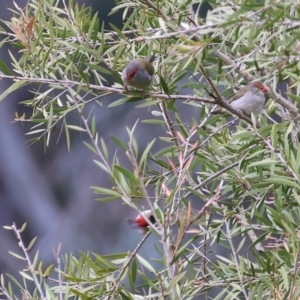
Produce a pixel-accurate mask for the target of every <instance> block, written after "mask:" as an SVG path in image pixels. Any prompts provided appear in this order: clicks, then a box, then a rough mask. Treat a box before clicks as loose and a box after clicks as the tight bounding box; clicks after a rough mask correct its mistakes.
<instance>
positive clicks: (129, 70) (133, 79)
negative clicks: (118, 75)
mask: <svg viewBox="0 0 300 300" xmlns="http://www.w3.org/2000/svg"><path fill="white" fill-rule="evenodd" d="M154 59H155V56H154V55H152V56H151V57H150V58H149V59H144V58H135V59H133V60H131V61H130V62H129V63H128V65H127V66H126V67H125V69H124V70H123V72H122V80H123V82H124V87H125V89H126V90H128V88H127V86H128V85H129V86H133V87H135V88H137V89H140V90H144V89H145V88H146V87H147V86H149V85H150V84H151V82H152V77H153V74H154V71H155V70H154V67H153V65H152V62H153V61H154Z"/></svg>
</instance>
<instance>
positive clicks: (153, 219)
mask: <svg viewBox="0 0 300 300" xmlns="http://www.w3.org/2000/svg"><path fill="white" fill-rule="evenodd" d="M149 221H150V222H151V223H152V224H155V218H154V217H153V216H151V217H150V218H149Z"/></svg>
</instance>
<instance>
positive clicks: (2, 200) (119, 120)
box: [0, 0, 201, 276]
mask: <svg viewBox="0 0 300 300" xmlns="http://www.w3.org/2000/svg"><path fill="white" fill-rule="evenodd" d="M26 2H27V1H25V0H16V3H17V4H18V5H19V6H20V7H24V6H25V4H26ZM78 2H79V3H80V4H82V3H83V2H84V3H85V5H86V6H93V9H94V11H98V12H99V14H100V15H99V17H100V21H101V22H102V21H104V20H105V21H107V14H108V13H109V12H110V9H111V8H112V7H113V6H114V1H113V0H107V1H104V0H101V1H79V0H78ZM93 2H95V3H93ZM100 2H101V4H99V3H100ZM96 3H97V4H96ZM9 5H11V6H12V3H10V1H7V3H5V5H4V6H6V7H7V8H8V7H9ZM11 17H12V13H11V12H10V11H9V10H8V9H1V10H0V18H1V19H5V20H8V19H9V18H11ZM109 22H112V23H114V24H115V25H117V26H121V24H122V19H121V14H114V15H113V16H111V17H110V20H109ZM106 23H107V22H106ZM0 51H1V52H0V56H1V59H3V60H4V61H5V62H6V63H7V65H10V63H9V61H10V59H9V56H8V49H7V48H5V47H3V48H1V49H0ZM9 85H10V82H9V81H8V80H3V79H2V80H1V81H0V92H1V91H4V90H5V89H7V87H8V86H9ZM31 97H32V96H31V95H30V93H29V91H28V90H25V89H23V90H19V91H17V92H16V93H14V94H11V95H10V96H8V97H7V98H6V99H5V100H3V101H2V102H0V141H1V142H0V225H1V227H0V240H1V243H0V253H1V257H0V273H5V272H7V273H10V274H12V275H14V276H15V275H17V274H18V271H19V270H20V269H22V268H23V267H25V264H24V265H22V264H20V262H21V261H20V260H17V259H16V258H14V257H12V256H10V255H9V254H8V251H13V252H17V253H20V248H19V247H18V246H17V240H16V237H15V236H14V234H13V232H12V231H7V230H4V229H3V228H2V226H4V225H11V224H12V223H13V222H16V224H17V226H19V227H20V226H21V225H22V224H23V223H24V222H27V228H26V230H25V232H24V233H23V237H24V240H25V242H26V243H29V241H30V240H31V239H32V238H33V237H35V236H37V237H38V239H37V242H36V244H35V247H34V248H33V249H32V251H31V253H35V251H36V250H37V249H39V250H40V259H41V260H42V261H43V262H44V266H47V265H49V264H52V263H54V264H56V262H55V259H54V255H53V249H56V248H57V247H58V244H59V243H61V244H62V250H61V253H71V252H72V253H73V254H74V255H77V256H79V255H78V252H79V251H80V250H81V251H88V250H89V251H92V252H96V253H99V254H108V253H117V252H127V251H131V250H133V249H134V248H135V247H136V245H137V243H138V242H139V241H140V239H141V236H140V235H139V233H137V232H133V231H132V230H131V228H130V227H129V226H127V223H126V220H125V219H126V218H128V217H133V216H134V215H135V212H134V211H133V210H132V209H131V208H129V207H127V206H126V205H123V204H122V201H121V200H120V201H115V202H110V203H100V202H97V201H95V199H96V198H97V195H95V194H93V192H92V190H91V189H90V187H91V186H103V187H107V188H111V182H110V179H109V177H108V176H107V174H105V173H103V172H102V171H101V169H100V168H99V167H97V166H96V165H95V164H94V163H93V159H95V158H96V157H95V155H94V154H93V153H92V152H90V151H89V150H88V149H87V148H86V147H85V146H84V144H83V143H82V142H83V141H84V140H86V141H88V137H87V136H85V135H84V134H80V133H77V132H73V133H72V135H71V150H70V152H68V151H67V146H66V142H65V139H64V138H63V137H62V138H61V139H59V140H58V142H57V137H58V134H59V129H58V130H56V132H54V134H53V135H52V139H51V142H50V147H49V148H48V149H46V150H45V149H44V143H43V141H41V142H39V143H36V144H34V145H33V146H30V147H29V146H28V145H27V144H26V142H27V141H28V140H29V139H30V138H31V136H26V135H25V134H26V132H28V131H29V128H30V124H28V123H21V122H12V121H13V119H14V116H15V112H18V114H19V115H22V114H23V113H24V112H25V113H26V117H27V118H28V117H29V116H30V114H31V111H30V110H29V109H28V108H25V107H24V106H22V105H21V104H19V102H20V101H23V100H26V99H30V98H31ZM118 97H119V96H118V95H111V96H107V97H106V98H101V101H102V104H103V106H102V107H100V106H99V105H95V110H94V111H95V113H96V115H97V130H98V132H99V135H100V136H101V138H103V140H104V141H105V143H106V145H107V147H108V149H109V152H110V153H112V154H114V153H115V151H116V149H117V146H116V145H115V143H114V142H112V140H111V135H114V136H116V137H118V138H120V139H121V140H122V141H124V142H127V141H128V135H127V133H126V127H129V128H132V126H133V124H134V123H135V122H136V121H137V119H140V120H142V119H149V118H153V116H152V115H151V112H150V111H149V110H148V109H147V108H143V109H142V108H137V109H135V108H134V107H135V105H134V104H126V105H122V106H119V107H115V108H107V106H108V105H109V103H111V101H113V100H116V99H118ZM91 105H93V104H90V106H89V107H87V109H90V108H91ZM177 108H178V109H179V110H180V112H181V116H182V118H183V122H188V123H190V122H191V121H192V118H195V119H199V114H200V111H199V110H197V109H195V108H194V107H190V106H188V105H182V104H180V103H178V104H177ZM68 118H69V119H68V123H69V124H73V125H76V124H77V125H80V120H79V116H78V114H77V113H76V112H73V113H71V114H70V115H69V117H68ZM162 135H164V136H165V132H164V129H163V128H161V127H160V126H153V125H147V124H142V123H140V124H139V126H138V127H137V129H136V131H135V138H136V139H137V140H138V142H139V146H140V151H141V152H142V151H143V149H144V148H145V147H146V146H147V143H148V142H149V141H151V140H152V139H154V138H156V137H159V136H162ZM165 145H166V144H164V143H163V142H161V141H160V140H159V139H157V141H156V143H155V147H154V148H153V150H154V152H155V150H158V149H160V148H161V147H164V146H165ZM119 159H120V164H125V165H128V161H127V158H126V157H125V156H124V154H123V153H122V154H121V155H120V157H119ZM198 202H199V200H198ZM200 204H201V203H197V202H196V203H194V205H195V206H196V207H197V206H200ZM154 243H156V244H159V241H158V240H157V238H156V237H153V236H152V237H150V238H149V239H148V240H147V242H146V243H145V244H144V245H143V246H142V249H141V250H140V254H141V255H142V256H143V257H145V258H148V259H150V258H155V257H157V256H158V254H157V252H156V250H155V249H154V246H153V244H154ZM21 263H22V262H21Z"/></svg>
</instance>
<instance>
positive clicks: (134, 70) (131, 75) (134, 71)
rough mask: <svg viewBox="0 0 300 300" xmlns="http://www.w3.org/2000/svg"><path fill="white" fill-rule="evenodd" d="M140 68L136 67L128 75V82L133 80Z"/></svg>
mask: <svg viewBox="0 0 300 300" xmlns="http://www.w3.org/2000/svg"><path fill="white" fill-rule="evenodd" d="M138 69H139V68H138V67H135V68H134V69H133V70H132V72H131V73H128V74H127V80H131V79H132V78H133V76H134V75H135V73H136V72H137V70H138Z"/></svg>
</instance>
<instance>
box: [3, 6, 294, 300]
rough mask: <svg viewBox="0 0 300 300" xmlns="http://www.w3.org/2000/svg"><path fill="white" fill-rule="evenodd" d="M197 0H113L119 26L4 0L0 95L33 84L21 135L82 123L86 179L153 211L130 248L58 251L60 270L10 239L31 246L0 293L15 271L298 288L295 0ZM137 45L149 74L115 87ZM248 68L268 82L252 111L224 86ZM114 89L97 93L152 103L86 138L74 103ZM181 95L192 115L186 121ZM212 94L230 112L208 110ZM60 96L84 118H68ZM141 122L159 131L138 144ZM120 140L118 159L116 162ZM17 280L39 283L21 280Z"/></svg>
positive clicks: (62, 283) (280, 293) (73, 285)
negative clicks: (146, 114) (144, 253)
mask: <svg viewBox="0 0 300 300" xmlns="http://www.w3.org/2000/svg"><path fill="white" fill-rule="evenodd" d="M208 2H209V4H210V5H211V9H210V10H209V11H208V12H207V16H206V18H205V19H201V18H199V17H198V15H197V12H198V11H197V10H196V9H195V8H197V7H198V5H200V3H201V1H185V0H179V1H165V0H164V1H163V0H161V1H149V0H138V1H130V0H124V1H118V2H117V4H116V6H115V7H114V8H113V10H112V13H114V12H116V11H119V10H123V18H124V26H123V28H122V29H119V28H116V27H115V26H114V25H113V24H111V28H112V29H111V30H110V31H107V30H104V26H103V24H102V23H101V20H99V19H98V18H97V14H94V15H93V14H92V12H91V10H90V9H89V8H85V7H81V8H80V7H78V6H77V5H76V4H74V3H73V1H69V5H68V6H67V5H66V4H65V1H52V0H43V1H40V0H38V1H37V0H30V1H29V2H28V4H27V6H26V7H25V8H24V9H21V8H20V7H18V6H17V4H16V3H15V10H14V17H13V18H12V20H10V21H4V23H5V25H6V26H7V27H8V28H9V31H4V30H2V32H1V33H2V34H3V35H6V38H5V39H4V40H3V41H2V42H1V45H3V44H4V43H10V44H13V45H14V46H15V47H18V48H19V49H20V56H18V57H15V56H14V55H13V54H10V55H11V59H12V64H11V65H7V64H6V63H4V62H0V77H1V78H10V79H12V80H13V81H14V83H13V84H12V85H11V86H10V87H9V88H8V89H7V90H6V91H4V92H3V93H2V94H1V96H0V100H3V99H4V98H5V97H6V96H7V95H8V94H9V93H11V92H13V91H14V90H16V89H18V88H20V87H21V86H24V85H28V86H30V89H31V91H32V99H29V100H26V101H24V102H23V105H26V106H29V107H32V109H33V113H32V116H30V117H26V118H24V116H23V117H20V118H18V119H17V120H18V121H29V122H32V123H33V126H32V129H31V130H30V132H28V134H30V135H33V136H34V138H33V139H32V140H31V141H32V142H36V141H39V140H40V139H41V138H42V137H45V139H44V141H45V144H46V145H47V146H48V145H49V144H50V143H52V142H53V141H52V139H51V132H52V130H54V129H55V127H60V128H61V130H63V131H65V133H66V134H65V138H66V143H67V145H68V147H69V148H70V133H69V131H70V130H76V131H80V132H82V134H84V135H86V136H87V137H88V139H89V142H85V145H86V146H87V147H88V148H89V149H90V150H91V151H93V152H94V153H96V154H97V156H98V159H97V160H95V164H96V165H97V166H98V167H99V168H100V169H101V170H104V171H105V173H106V174H107V176H109V177H110V179H111V182H112V186H111V187H92V189H93V191H94V192H95V194H97V197H98V200H99V201H102V202H105V201H119V203H120V205H122V203H125V204H127V205H129V206H131V207H133V208H134V209H136V211H137V213H138V212H141V211H142V210H143V208H142V207H140V206H139V201H138V200H139V199H140V198H145V200H146V203H147V205H148V207H147V209H151V210H152V212H153V214H154V215H155V220H156V225H155V226H153V225H152V226H151V228H150V229H149V230H150V231H149V233H147V234H146V235H145V236H144V238H143V239H142V241H141V243H140V244H139V245H137V247H136V249H135V250H134V251H133V252H132V253H129V254H128V253H121V254H112V255H108V256H101V255H98V254H89V253H81V257H80V258H75V257H74V256H73V255H66V256H64V257H63V264H64V266H63V267H62V266H61V263H60V253H59V251H57V261H58V267H57V268H56V272H57V274H58V280H57V279H56V277H55V275H53V276H52V275H51V274H49V273H50V269H51V268H49V267H48V268H47V269H46V271H44V272H43V271H42V268H39V267H38V254H37V255H36V256H35V258H34V261H33V262H32V263H31V262H30V260H29V259H30V258H29V256H28V253H27V250H29V249H25V247H23V246H22V247H21V248H22V250H23V254H22V255H19V254H15V253H12V254H13V255H14V256H15V257H16V258H18V259H22V260H24V259H25V260H27V262H28V265H29V266H28V269H26V270H23V271H22V272H21V275H22V276H23V278H24V283H23V284H21V283H18V281H17V280H16V279H14V278H12V277H11V276H10V275H8V276H4V275H2V276H1V288H0V294H1V293H2V294H4V295H5V296H6V297H7V298H8V299H13V298H14V296H13V293H14V292H13V289H12V287H11V284H12V283H13V284H15V285H16V287H17V288H18V289H20V290H22V292H23V291H25V292H23V293H24V294H26V295H25V296H24V297H25V298H31V299H38V298H39V299H40V298H42V299H54V298H57V297H60V299H62V298H68V297H70V298H74V299H81V298H82V299H93V298H95V299H164V298H168V299H174V300H175V299H178V300H179V299H195V297H197V296H199V295H212V294H209V293H210V292H212V293H213V294H214V295H215V299H241V298H243V299H270V298H272V299H298V298H299V295H300V289H299V278H300V277H299V271H298V269H299V268H298V265H299V248H300V245H299V228H298V227H299V225H298V224H299V222H300V209H299V205H300V198H299V192H300V147H299V132H298V131H299V111H298V102H299V99H300V98H299V93H300V88H299V87H300V85H299V78H300V77H299V63H298V60H299V50H300V44H299V24H300V23H299V21H298V20H299V15H300V6H299V2H298V1H292V0H290V1H284V2H283V1H282V2H278V1H255V0H245V1H230V0H228V1H221V2H220V1H208ZM193 8H194V10H193ZM150 54H155V55H156V57H157V59H156V60H155V62H154V66H155V69H156V75H155V80H154V83H153V85H152V87H151V89H149V90H147V91H144V92H142V91H136V90H134V91H129V92H125V91H124V90H123V87H122V82H121V78H120V72H121V70H122V68H123V67H124V65H126V63H127V60H128V59H131V58H134V57H145V56H149V55H150ZM183 78H185V79H186V80H185V81H184V82H183V81H182V79H183ZM253 80H260V81H261V82H263V83H264V84H265V85H267V86H268V88H269V93H268V99H267V103H266V105H265V110H264V112H263V113H262V114H261V115H260V117H259V120H257V119H256V118H255V117H254V116H245V115H243V114H241V112H239V111H234V110H232V109H230V107H229V108H228V105H227V103H226V102H225V101H224V100H226V99H228V98H229V97H230V95H231V94H232V93H233V91H234V90H235V89H236V88H238V87H240V86H242V85H246V84H247V83H248V82H250V81H253ZM111 82H113V84H111ZM279 84H281V91H280V92H279V90H278V87H279ZM111 93H115V94H120V99H118V100H116V101H115V102H113V103H111V104H110V107H113V106H117V105H126V103H127V102H136V104H137V109H138V107H149V108H150V111H151V112H152V115H153V119H144V120H139V121H137V122H136V123H135V125H134V127H133V128H127V134H128V139H127V141H122V140H121V139H120V138H119V137H112V139H113V141H114V143H115V144H116V149H118V152H116V153H117V154H115V153H111V152H110V151H108V149H107V147H106V143H107V141H105V140H102V139H100V138H99V136H98V132H97V129H96V126H95V123H96V118H97V116H95V115H93V114H92V111H89V112H87V111H86V110H85V108H86V105H87V104H88V103H89V104H91V103H92V104H95V105H98V104H96V101H99V100H101V99H103V97H105V96H106V95H107V94H111ZM121 95H122V96H121ZM97 103H99V102H97ZM178 103H184V105H186V107H189V108H192V109H194V110H196V111H197V112H199V118H198V119H197V120H194V119H192V118H190V119H189V121H188V122H186V121H184V122H183V121H182V120H183V119H185V120H186V116H185V115H184V112H182V111H181V110H180V109H178ZM217 106H222V107H225V108H227V109H229V110H230V112H231V113H233V115H234V119H233V118H232V117H230V119H228V118H226V116H212V115H211V114H210V112H211V111H212V109H215V108H216V107H217ZM73 111H75V112H76V113H77V114H78V118H79V119H80V120H81V124H82V125H81V126H77V125H74V124H68V121H67V118H66V116H67V115H68V114H69V113H70V112H73ZM140 122H143V123H146V124H148V126H149V130H151V127H152V126H161V127H162V128H163V129H164V132H165V134H164V135H163V136H159V137H158V138H157V139H155V140H149V143H148V146H147V147H146V148H145V149H141V147H140V145H139V143H138V141H137V139H136V136H135V129H136V127H137V126H140ZM157 143H159V145H160V150H159V151H154V150H153V145H155V144H157ZM120 153H122V154H123V153H124V154H125V155H126V156H127V158H128V162H129V165H130V167H128V165H126V166H124V165H121V163H120V162H119V159H118V155H120ZM150 190H154V191H155V197H150V193H149V191H150ZM193 197H194V199H197V200H198V204H199V202H200V201H201V203H202V204H201V207H200V209H198V210H193V209H192V208H191V199H193ZM8 229H13V230H14V231H15V232H16V233H17V232H18V230H17V229H16V228H15V227H13V226H12V227H9V228H8ZM150 234H154V235H157V236H158V237H159V241H160V242H159V243H158V244H157V245H156V250H157V252H158V253H159V255H160V257H161V260H159V261H158V262H157V261H156V262H154V261H147V260H145V259H144V258H143V257H141V256H140V255H138V253H137V252H138V250H139V248H140V247H141V245H142V244H143V243H144V241H145V240H146V239H147V237H148V236H149V235H150ZM17 237H18V239H20V237H19V236H18V234H17ZM19 241H20V240H19ZM34 241H35V240H34ZM34 241H32V243H30V245H29V246H28V248H31V246H32V245H33V243H34ZM220 249H221V250H220ZM223 250H226V252H224V251H223ZM154 263H159V264H160V265H161V269H160V270H159V271H158V270H157V268H156V267H155V265H154ZM36 274H38V275H39V276H37V275H36ZM45 274H46V275H45ZM27 281H33V282H34V283H35V287H36V289H37V290H35V291H33V292H31V291H30V289H29V288H28V286H27ZM58 295H59V296H58ZM62 295H64V296H62Z"/></svg>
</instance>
